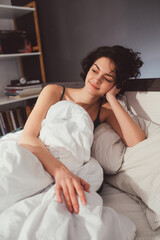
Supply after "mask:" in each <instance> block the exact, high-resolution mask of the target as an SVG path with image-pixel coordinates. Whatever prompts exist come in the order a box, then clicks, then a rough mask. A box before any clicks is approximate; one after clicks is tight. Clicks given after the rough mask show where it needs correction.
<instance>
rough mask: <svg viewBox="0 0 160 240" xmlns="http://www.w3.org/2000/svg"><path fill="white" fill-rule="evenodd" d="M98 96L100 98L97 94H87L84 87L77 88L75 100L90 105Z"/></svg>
mask: <svg viewBox="0 0 160 240" xmlns="http://www.w3.org/2000/svg"><path fill="white" fill-rule="evenodd" d="M99 98H100V97H99V96H98V97H96V96H93V95H91V94H88V93H87V92H86V91H85V88H81V89H79V94H77V95H76V98H75V102H76V103H78V104H82V105H88V106H90V105H93V104H95V103H96V102H97V101H98V100H99Z"/></svg>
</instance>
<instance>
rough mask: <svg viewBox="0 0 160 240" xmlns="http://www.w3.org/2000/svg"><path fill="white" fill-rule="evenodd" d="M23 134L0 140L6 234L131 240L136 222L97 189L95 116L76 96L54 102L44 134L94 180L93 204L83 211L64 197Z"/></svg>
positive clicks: (31, 238) (1, 218) (30, 238)
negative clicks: (76, 210)
mask: <svg viewBox="0 0 160 240" xmlns="http://www.w3.org/2000/svg"><path fill="white" fill-rule="evenodd" d="M20 134H21V133H19V134H8V135H7V136H6V137H3V138H2V139H1V140H0V240H55V239H56V240H58V239H60V240H72V239H73V240H75V239H76V240H85V239H86V240H94V239H95V240H101V239H102V240H103V239H105V240H106V239H108V240H112V239H113V240H116V239H117V240H131V239H134V237H135V231H136V229H135V225H134V224H133V223H132V222H131V220H130V219H128V218H127V217H125V216H123V215H120V214H118V213H116V212H115V211H114V210H113V209H111V208H109V207H103V202H102V198H101V197H100V196H99V195H98V194H97V193H96V191H97V190H98V189H99V187H100V186H101V184H102V181H103V171H102V168H101V167H100V165H99V163H98V162H97V161H96V160H95V159H93V158H91V157H90V149H91V145H92V141H93V122H92V120H91V118H90V116H89V115H88V113H87V112H86V111H85V110H84V109H83V108H82V107H80V106H79V105H77V104H75V103H73V102H71V101H61V102H58V103H56V104H55V105H54V106H52V107H51V108H50V109H49V111H48V114H47V116H46V119H44V120H43V122H42V129H41V132H40V139H41V140H42V141H43V143H44V144H45V145H46V147H47V148H48V149H49V151H50V152H51V153H52V154H53V155H54V156H55V157H56V158H57V159H59V161H62V162H63V163H64V164H65V165H66V166H67V167H68V168H69V169H70V170H71V171H72V172H74V173H75V174H77V175H78V176H80V177H82V178H83V179H84V180H86V181H87V182H88V183H89V184H90V186H91V187H90V192H89V193H87V192H86V193H85V195H86V198H87V205H86V206H83V205H82V204H81V202H80V201H79V205H80V212H79V214H74V213H70V212H69V211H68V210H67V208H66V206H65V203H64V201H63V203H61V204H60V203H58V202H57V199H56V195H55V184H54V179H53V178H52V177H51V176H50V175H49V174H48V173H47V172H46V171H45V170H44V169H43V166H42V164H41V163H40V161H39V160H38V159H37V158H36V157H35V156H34V155H33V154H32V153H31V152H29V151H28V150H27V149H25V148H23V147H21V146H19V145H18V139H19V136H20Z"/></svg>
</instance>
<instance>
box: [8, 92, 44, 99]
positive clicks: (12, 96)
mask: <svg viewBox="0 0 160 240" xmlns="http://www.w3.org/2000/svg"><path fill="white" fill-rule="evenodd" d="M39 93H40V92H34V93H28V94H27V93H26V94H23V95H22V94H18V95H9V96H8V97H9V98H11V99H19V98H23V97H30V96H35V97H37V96H36V95H39Z"/></svg>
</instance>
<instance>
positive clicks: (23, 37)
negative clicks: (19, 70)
mask: <svg viewBox="0 0 160 240" xmlns="http://www.w3.org/2000/svg"><path fill="white" fill-rule="evenodd" d="M31 51H32V49H31V43H30V41H29V39H28V38H27V33H26V31H18V30H0V54H10V53H29V52H31Z"/></svg>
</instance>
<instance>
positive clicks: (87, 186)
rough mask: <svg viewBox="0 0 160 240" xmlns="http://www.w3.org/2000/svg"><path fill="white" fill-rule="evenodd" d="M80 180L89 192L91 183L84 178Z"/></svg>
mask: <svg viewBox="0 0 160 240" xmlns="http://www.w3.org/2000/svg"><path fill="white" fill-rule="evenodd" d="M80 181H81V185H82V186H83V188H84V190H85V191H86V192H89V189H90V185H89V184H88V183H87V182H86V181H84V180H83V179H82V178H80Z"/></svg>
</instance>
